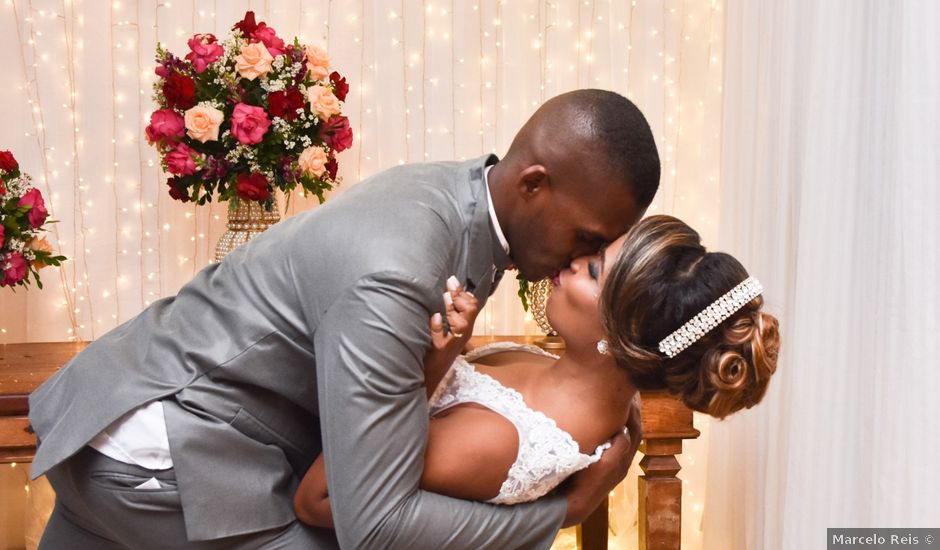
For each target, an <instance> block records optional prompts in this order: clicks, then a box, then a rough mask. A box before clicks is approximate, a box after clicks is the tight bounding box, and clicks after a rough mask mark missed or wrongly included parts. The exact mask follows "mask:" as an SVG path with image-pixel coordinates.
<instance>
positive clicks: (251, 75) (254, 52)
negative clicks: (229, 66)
mask: <svg viewBox="0 0 940 550" xmlns="http://www.w3.org/2000/svg"><path fill="white" fill-rule="evenodd" d="M272 61H274V58H273V57H271V52H269V51H268V49H267V48H266V47H265V46H264V44H263V43H261V42H255V43H254V44H248V45H245V46H242V49H241V55H239V56H237V57H236V58H235V69H236V70H237V71H238V74H240V75H242V77H244V78H247V79H248V80H254V79H256V78H258V77H259V76H264V75H266V74H268V71H270V70H271V62H272Z"/></svg>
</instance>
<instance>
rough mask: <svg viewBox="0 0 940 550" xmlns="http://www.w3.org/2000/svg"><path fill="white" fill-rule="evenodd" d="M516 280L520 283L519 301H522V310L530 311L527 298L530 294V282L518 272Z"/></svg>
mask: <svg viewBox="0 0 940 550" xmlns="http://www.w3.org/2000/svg"><path fill="white" fill-rule="evenodd" d="M516 280H517V281H519V299H520V300H522V310H523V311H529V298H528V297H527V296H526V295H527V294H528V292H529V281H527V280H526V279H525V277H523V276H522V273H521V272H516Z"/></svg>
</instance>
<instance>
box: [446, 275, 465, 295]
mask: <svg viewBox="0 0 940 550" xmlns="http://www.w3.org/2000/svg"><path fill="white" fill-rule="evenodd" d="M446 284H447V290H448V291H449V292H451V293H453V294H454V295H456V294H459V293H460V292H461V291H462V290H463V286H461V284H460V281H459V280H457V277H455V276H453V275H451V276H450V277H448V278H447V283H446Z"/></svg>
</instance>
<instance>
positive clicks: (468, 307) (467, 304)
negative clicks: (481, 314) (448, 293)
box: [453, 292, 480, 316]
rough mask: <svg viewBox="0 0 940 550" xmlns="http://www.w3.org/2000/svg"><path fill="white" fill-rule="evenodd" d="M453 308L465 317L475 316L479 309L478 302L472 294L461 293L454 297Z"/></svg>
mask: <svg viewBox="0 0 940 550" xmlns="http://www.w3.org/2000/svg"><path fill="white" fill-rule="evenodd" d="M453 301H454V307H455V308H456V309H457V311H459V312H460V313H462V314H464V315H465V316H472V315H476V313H477V311H478V310H479V308H480V302H479V300H477V299H476V297H475V296H474V295H473V294H470V293H469V292H461V293H460V294H458V295H457V296H455V297H454V299H453Z"/></svg>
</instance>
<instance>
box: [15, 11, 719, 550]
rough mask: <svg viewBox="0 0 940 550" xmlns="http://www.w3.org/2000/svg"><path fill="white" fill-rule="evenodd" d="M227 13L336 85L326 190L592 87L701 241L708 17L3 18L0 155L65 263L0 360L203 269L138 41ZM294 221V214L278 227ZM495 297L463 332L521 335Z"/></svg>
mask: <svg viewBox="0 0 940 550" xmlns="http://www.w3.org/2000/svg"><path fill="white" fill-rule="evenodd" d="M247 9H252V10H254V11H255V12H256V13H257V15H258V18H259V19H261V20H264V21H266V22H267V23H269V24H270V25H271V26H272V27H274V28H275V29H276V30H277V31H278V33H279V35H280V36H282V37H291V36H294V35H297V36H299V37H300V38H301V40H302V41H304V42H312V43H318V44H320V45H323V46H326V47H327V48H328V49H329V51H330V53H331V56H332V59H333V64H334V66H335V68H336V69H338V70H339V71H340V72H341V73H343V74H344V75H345V76H346V77H347V79H348V80H349V82H350V83H351V85H352V88H351V91H350V94H349V97H348V98H347V102H346V106H345V113H346V114H347V115H349V117H350V120H351V124H352V126H353V129H354V131H355V132H356V142H355V145H354V146H353V148H352V149H350V150H349V151H346V152H344V153H342V154H341V155H340V158H339V163H340V175H341V176H342V177H343V178H344V179H345V181H344V183H343V185H342V187H341V188H340V190H339V192H342V190H344V189H347V188H349V187H350V186H352V185H355V184H356V182H358V181H360V180H361V179H362V178H364V177H366V176H369V175H371V174H373V173H375V172H377V171H379V170H382V169H384V168H387V167H390V166H392V165H394V164H396V163H399V162H418V161H421V160H424V159H427V160H445V159H462V158H470V157H475V156H478V155H481V154H483V153H485V152H495V153H497V154H502V153H504V152H505V150H506V148H507V147H508V145H509V142H510V141H511V139H512V136H513V135H514V133H515V131H516V130H517V129H518V128H519V126H521V124H522V123H523V122H524V121H525V120H526V118H527V117H528V116H529V115H530V114H531V113H532V112H533V111H534V110H535V108H536V107H537V106H538V105H539V104H540V103H541V102H542V101H544V100H545V99H547V98H549V97H552V96H554V95H557V94H558V93H562V92H565V91H568V90H571V89H575V88H584V87H600V88H607V89H612V90H615V91H617V92H620V93H622V94H625V95H627V96H629V97H631V98H632V99H633V100H634V101H635V102H636V103H637V104H638V105H639V106H640V108H641V109H642V110H643V111H644V113H645V114H646V115H647V117H648V118H649V121H650V124H651V126H652V128H653V132H654V134H655V135H656V137H657V140H658V145H659V148H660V154H661V158H662V161H663V182H662V187H661V191H660V193H659V195H658V196H657V198H656V200H655V202H654V204H653V206H652V207H651V210H650V211H651V212H659V213H662V212H665V213H673V214H675V215H678V216H680V217H682V218H684V219H687V220H688V221H689V222H690V223H692V224H693V225H695V226H696V227H697V228H699V229H700V230H701V232H702V233H703V235H704V236H705V239H706V241H707V242H709V243H713V242H714V241H715V239H716V237H717V221H718V220H717V213H718V166H719V163H718V160H719V154H718V153H719V144H720V130H719V127H720V121H721V97H722V93H721V77H722V47H723V26H724V14H723V9H722V2H720V1H719V0H638V1H636V2H631V1H626V0H587V1H583V0H554V1H549V0H511V1H510V0H505V1H500V0H479V1H472V2H471V1H463V0H446V1H438V0H393V1H376V0H277V1H261V0H253V1H249V0H225V1H219V0H139V1H136V2H131V1H126V0H112V1H107V2H106V1H98V0H5V1H4V2H3V3H2V4H0V63H2V65H0V66H2V67H3V68H4V78H3V85H2V86H0V120H2V121H3V124H2V127H0V150H2V149H10V150H12V151H13V152H14V154H15V155H16V156H17V158H18V159H19V161H20V164H21V167H22V168H23V169H24V170H25V171H27V172H28V173H30V174H31V175H32V176H33V177H34V180H35V181H36V183H37V185H38V186H39V187H40V189H41V190H42V191H43V193H44V195H45V196H46V198H47V202H48V203H49V205H50V211H51V212H52V215H53V217H54V218H55V219H58V220H59V221H60V223H58V224H57V225H55V226H54V227H55V234H54V235H53V237H54V238H53V239H51V240H53V241H57V242H58V246H57V249H58V251H60V252H61V253H63V254H65V255H66V256H68V257H69V261H68V262H67V263H66V264H65V267H64V268H63V269H62V270H61V271H58V272H57V271H53V270H50V269H47V270H44V271H43V273H42V275H43V279H44V282H45V285H46V288H45V289H44V290H42V291H37V290H36V289H31V290H29V291H23V290H18V291H17V292H16V293H13V292H11V291H10V290H9V289H0V343H12V342H27V341H32V342H41V341H57V340H67V339H73V338H74V339H80V340H92V339H94V338H96V337H98V336H100V335H101V334H103V333H104V332H106V331H107V330H109V329H111V328H113V327H114V326H116V325H117V324H119V323H120V322H123V321H125V320H127V319H129V318H131V317H132V316H134V315H136V314H137V313H138V312H139V311H140V310H141V309H143V307H145V306H146V305H147V304H149V303H150V302H152V301H154V300H156V299H159V298H161V297H164V296H169V295H172V294H174V293H175V292H176V291H177V289H178V288H179V287H180V286H181V285H182V284H184V283H185V282H186V281H187V280H189V279H190V278H191V277H192V276H193V274H194V273H195V272H196V271H197V270H198V269H200V268H202V267H203V266H204V265H206V263H207V262H208V260H209V258H210V257H211V256H212V253H213V248H214V246H215V242H216V240H217V239H218V237H219V236H220V235H221V233H222V231H223V230H224V220H225V209H224V206H219V205H212V206H210V207H199V208H197V207H194V206H192V205H184V204H181V203H178V202H175V201H172V200H171V199H170V198H169V197H168V196H167V193H166V187H165V185H164V181H165V178H164V176H163V175H162V174H160V172H159V163H158V162H157V157H156V155H155V154H154V152H153V150H152V149H151V148H150V147H149V146H148V145H147V144H146V142H145V141H144V140H143V139H142V138H143V128H144V126H145V125H146V124H147V121H148V119H149V115H150V112H151V111H152V110H153V102H152V101H151V100H150V93H151V92H150V85H151V83H152V81H153V78H154V77H153V66H154V62H153V58H154V52H155V47H156V43H157V42H158V41H159V42H161V43H163V44H164V45H165V46H166V47H167V48H168V49H169V50H170V51H172V52H175V53H177V54H179V55H184V54H185V53H186V51H187V48H186V40H187V39H188V38H189V37H190V36H191V35H192V34H193V33H195V32H213V33H215V34H217V35H219V36H223V35H225V34H226V33H227V32H228V29H229V28H230V27H231V25H232V24H233V23H235V22H236V21H238V20H239V19H240V18H241V17H242V16H243V15H244V12H245V11H246V10H247ZM283 205H284V203H283V201H282V207H283ZM314 207H315V200H314V201H304V200H302V199H301V200H297V199H294V200H293V201H292V204H291V207H290V208H289V211H288V212H287V213H288V214H294V213H297V212H300V211H302V210H305V209H308V208H314ZM515 294H516V287H515V284H514V282H513V281H512V278H511V277H506V279H505V280H504V283H503V285H501V288H500V290H499V292H498V293H497V295H496V296H494V298H493V299H492V300H491V301H490V303H489V305H488V306H487V308H486V309H485V311H484V313H483V314H482V315H481V317H480V320H479V321H478V325H477V327H476V331H475V332H476V333H477V334H518V333H535V332H537V327H536V326H535V324H534V323H533V322H532V321H531V320H529V319H527V318H526V316H525V315H524V314H523V312H522V310H521V308H520V307H519V302H518V299H517V298H516V296H515ZM699 425H700V426H701V427H702V429H703V432H705V433H703V437H702V438H701V439H700V440H699V441H698V442H695V443H693V444H689V445H687V446H686V449H687V453H686V454H685V455H684V456H683V457H682V464H683V471H682V474H681V475H682V477H683V478H684V479H685V480H686V488H687V491H686V493H685V499H684V503H683V506H684V509H683V512H684V516H683V518H684V522H683V523H684V526H683V537H684V539H683V540H684V547H686V548H693V549H694V548H696V547H697V544H698V541H699V540H700V532H699V525H700V518H701V509H702V504H701V495H702V492H703V491H702V490H701V487H702V486H703V484H704V480H703V477H702V470H703V468H704V454H703V453H704V446H705V445H706V441H707V437H706V436H707V424H705V423H704V422H701V419H700V420H699ZM18 468H21V466H18ZM638 471H639V468H638V467H634V469H633V470H632V472H631V477H630V478H629V479H628V480H627V482H626V483H625V485H623V486H622V487H621V488H619V489H618V490H617V491H618V495H623V497H622V498H621V497H618V498H617V499H615V501H614V504H613V506H612V508H613V513H612V528H613V529H614V530H615V531H616V533H617V535H618V536H617V541H618V543H617V544H619V545H621V546H623V547H628V548H629V547H632V546H633V545H634V544H635V541H636V534H635V529H636V526H635V518H636V502H635V495H634V493H635V487H636V474H637V472H638ZM0 498H6V496H5V495H0ZM2 527H3V526H2V525H0V531H4V529H3V528H2ZM570 542H571V539H570V537H567V538H564V539H563V544H562V546H566V545H569V546H570Z"/></svg>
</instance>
